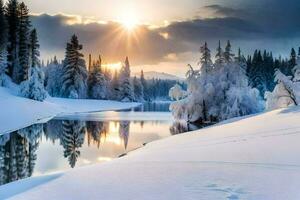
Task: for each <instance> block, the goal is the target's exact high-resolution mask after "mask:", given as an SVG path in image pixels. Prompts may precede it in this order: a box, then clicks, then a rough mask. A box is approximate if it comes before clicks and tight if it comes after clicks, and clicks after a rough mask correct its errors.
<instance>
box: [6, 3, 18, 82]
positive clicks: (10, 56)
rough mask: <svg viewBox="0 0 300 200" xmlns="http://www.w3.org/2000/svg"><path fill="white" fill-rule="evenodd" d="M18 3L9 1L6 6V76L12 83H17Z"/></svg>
mask: <svg viewBox="0 0 300 200" xmlns="http://www.w3.org/2000/svg"><path fill="white" fill-rule="evenodd" d="M18 7H19V3H18V1H17V0H9V1H8V3H7V5H6V19H7V24H8V47H7V61H8V71H7V74H8V75H9V76H11V77H12V80H13V81H14V82H18V80H17V78H18V69H19V58H18V56H19V55H18V49H19V36H18V35H19V9H18Z"/></svg>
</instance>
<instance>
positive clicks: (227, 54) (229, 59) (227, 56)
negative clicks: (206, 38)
mask: <svg viewBox="0 0 300 200" xmlns="http://www.w3.org/2000/svg"><path fill="white" fill-rule="evenodd" d="M233 57H234V54H233V53H232V50H231V44H230V41H229V40H228V41H227V45H226V47H225V51H224V59H225V62H226V63H230V62H232V61H233Z"/></svg>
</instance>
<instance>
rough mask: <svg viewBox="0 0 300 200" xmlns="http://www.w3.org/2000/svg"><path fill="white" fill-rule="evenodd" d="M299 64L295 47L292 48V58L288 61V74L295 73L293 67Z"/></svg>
mask: <svg viewBox="0 0 300 200" xmlns="http://www.w3.org/2000/svg"><path fill="white" fill-rule="evenodd" d="M296 65H297V53H296V51H295V49H294V48H292V50H291V55H290V60H289V63H288V68H287V71H286V75H287V76H291V75H292V74H293V68H294V67H295V66H296Z"/></svg>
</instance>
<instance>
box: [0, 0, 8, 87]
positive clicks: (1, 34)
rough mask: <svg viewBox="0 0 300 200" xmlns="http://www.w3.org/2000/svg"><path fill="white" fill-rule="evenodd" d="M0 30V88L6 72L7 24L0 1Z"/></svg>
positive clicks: (1, 0)
mask: <svg viewBox="0 0 300 200" xmlns="http://www.w3.org/2000/svg"><path fill="white" fill-rule="evenodd" d="M0 29H1V31H0V86H2V85H3V84H4V83H3V82H4V79H5V72H6V70H7V49H6V48H7V22H6V18H5V11H4V5H3V0H0Z"/></svg>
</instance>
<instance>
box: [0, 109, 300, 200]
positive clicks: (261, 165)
mask: <svg viewBox="0 0 300 200" xmlns="http://www.w3.org/2000/svg"><path fill="white" fill-rule="evenodd" d="M299 121H300V107H291V108H288V109H284V110H276V111H272V112H266V113H262V114H258V115H254V116H250V117H245V118H237V119H235V120H229V121H227V122H223V123H222V124H218V125H215V126H212V127H210V128H205V129H202V130H198V131H195V132H190V133H186V134H182V135H176V136H172V137H169V138H166V139H163V140H159V141H155V142H152V143H149V144H147V145H146V146H145V147H143V148H140V149H138V150H136V151H133V152H131V153H129V154H128V155H127V156H124V157H122V158H119V159H115V160H113V161H111V162H107V163H104V164H96V165H91V166H87V167H82V168H77V169H73V170H70V171H68V172H65V173H64V174H60V175H59V176H56V177H54V176H55V175H52V176H53V179H51V180H45V181H43V178H42V177H38V178H29V179H25V180H21V181H18V182H13V183H10V184H7V185H4V186H2V187H0V199H3V198H9V197H10V198H11V199H31V200H35V199H44V200H45V199H74V200H76V199H99V198H101V199H197V200H210V199H211V200H215V199H229V200H234V199H243V200H250V199H251V200H254V199H255V200H282V199H289V200H298V199H300V192H299V187H300V157H299V151H300V145H299V141H300V134H299V133H300V126H299V123H298V122H299ZM36 179H38V180H41V182H43V184H41V185H36V186H35V187H30V186H31V185H33V184H34V183H35V180H36ZM13 190H16V194H15V195H14V194H13V193H11V191H13Z"/></svg>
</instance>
